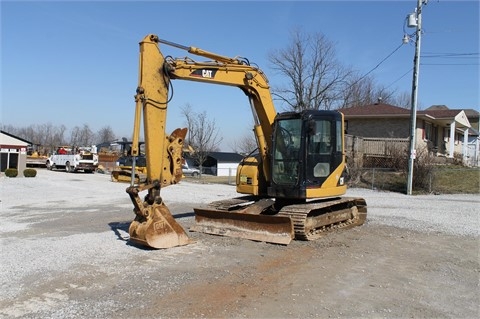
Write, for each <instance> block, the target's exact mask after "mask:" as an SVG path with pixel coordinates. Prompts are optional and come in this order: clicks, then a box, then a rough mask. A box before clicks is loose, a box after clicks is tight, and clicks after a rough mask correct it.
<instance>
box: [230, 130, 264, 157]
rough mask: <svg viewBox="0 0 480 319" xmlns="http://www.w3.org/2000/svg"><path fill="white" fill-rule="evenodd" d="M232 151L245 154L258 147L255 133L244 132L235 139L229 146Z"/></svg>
mask: <svg viewBox="0 0 480 319" xmlns="http://www.w3.org/2000/svg"><path fill="white" fill-rule="evenodd" d="M231 148H232V151H234V152H235V153H238V154H243V155H247V154H250V153H252V152H253V151H255V150H256V149H257V148H258V145H257V141H256V139H255V135H254V134H253V132H252V133H250V134H245V135H243V136H242V137H240V138H239V139H236V140H235V141H234V142H233V145H232V146H231Z"/></svg>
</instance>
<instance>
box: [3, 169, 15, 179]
mask: <svg viewBox="0 0 480 319" xmlns="http://www.w3.org/2000/svg"><path fill="white" fill-rule="evenodd" d="M17 175H18V170H17V169H16V168H7V169H6V170H5V176H7V177H17Z"/></svg>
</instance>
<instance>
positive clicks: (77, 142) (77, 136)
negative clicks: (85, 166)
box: [70, 124, 95, 146]
mask: <svg viewBox="0 0 480 319" xmlns="http://www.w3.org/2000/svg"><path fill="white" fill-rule="evenodd" d="M94 139H95V134H94V133H93V132H92V130H91V129H90V127H89V126H88V124H83V127H82V128H80V127H78V126H75V127H74V128H73V129H72V132H71V135H70V144H71V145H72V146H90V145H92V144H93V141H94Z"/></svg>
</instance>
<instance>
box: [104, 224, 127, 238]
mask: <svg viewBox="0 0 480 319" xmlns="http://www.w3.org/2000/svg"><path fill="white" fill-rule="evenodd" d="M130 223H131V221H130V222H111V223H108V226H110V228H111V229H112V230H113V232H114V233H115V235H116V236H117V237H118V239H119V240H123V241H128V239H129V235H128V227H130ZM125 233H126V234H125Z"/></svg>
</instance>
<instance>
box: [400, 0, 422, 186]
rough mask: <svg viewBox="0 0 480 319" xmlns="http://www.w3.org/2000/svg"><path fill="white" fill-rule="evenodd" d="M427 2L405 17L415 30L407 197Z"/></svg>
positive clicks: (420, 1)
mask: <svg viewBox="0 0 480 319" xmlns="http://www.w3.org/2000/svg"><path fill="white" fill-rule="evenodd" d="M427 1H428V0H418V1H417V8H416V10H415V12H414V13H411V14H409V15H408V16H407V19H408V27H409V28H416V30H415V57H414V59H413V64H414V65H413V81H412V99H411V103H412V104H411V109H410V130H411V131H410V157H409V159H408V179H407V195H412V184H413V163H414V160H415V157H416V149H415V144H416V136H415V135H416V134H415V133H416V129H417V97H418V92H417V91H418V72H419V68H420V42H421V37H422V5H423V4H427ZM408 39H409V37H408V36H407V35H406V34H405V36H404V37H403V42H404V43H406V42H405V41H407V42H408Z"/></svg>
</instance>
